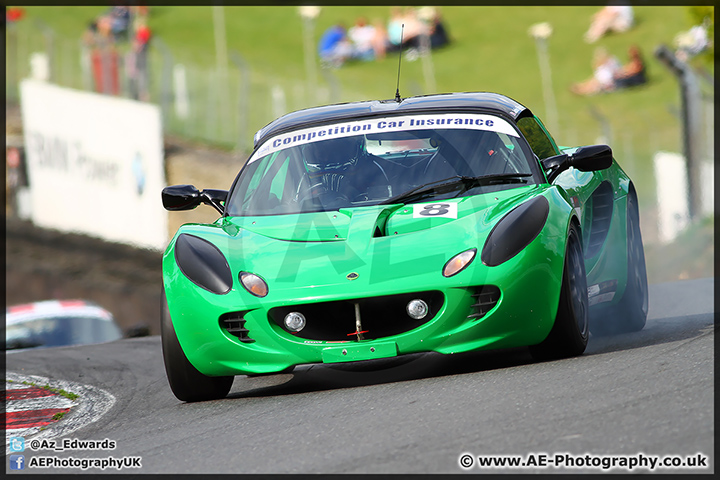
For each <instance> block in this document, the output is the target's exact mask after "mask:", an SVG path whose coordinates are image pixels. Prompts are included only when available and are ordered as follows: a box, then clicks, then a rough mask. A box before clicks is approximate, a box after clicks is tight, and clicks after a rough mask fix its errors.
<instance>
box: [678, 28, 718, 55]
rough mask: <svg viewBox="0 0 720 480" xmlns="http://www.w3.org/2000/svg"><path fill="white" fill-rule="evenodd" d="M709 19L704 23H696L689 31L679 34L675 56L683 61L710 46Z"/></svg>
mask: <svg viewBox="0 0 720 480" xmlns="http://www.w3.org/2000/svg"><path fill="white" fill-rule="evenodd" d="M707 28H708V21H707V19H706V20H705V21H704V22H703V24H702V25H695V26H694V27H692V28H691V29H690V30H688V31H687V32H682V33H679V34H677V36H676V37H675V46H676V47H677V50H676V51H675V56H676V57H677V58H679V59H680V60H682V61H683V62H686V61H688V60H689V59H690V58H692V57H694V56H695V55H697V54H699V53H702V52H704V51H705V50H707V49H708V47H710V39H709V38H708V32H707Z"/></svg>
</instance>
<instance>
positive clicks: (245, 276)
mask: <svg viewBox="0 0 720 480" xmlns="http://www.w3.org/2000/svg"><path fill="white" fill-rule="evenodd" d="M239 277H240V283H242V286H243V287H245V290H247V291H248V292H250V293H252V294H253V295H255V296H256V297H260V298H262V297H264V296H265V295H267V294H268V286H267V283H265V280H263V279H262V278H260V277H259V276H257V275H255V274H254V273H249V272H240V275H239Z"/></svg>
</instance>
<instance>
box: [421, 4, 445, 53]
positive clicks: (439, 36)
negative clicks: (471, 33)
mask: <svg viewBox="0 0 720 480" xmlns="http://www.w3.org/2000/svg"><path fill="white" fill-rule="evenodd" d="M424 8H430V9H431V10H430V16H429V18H428V25H429V34H430V48H439V47H442V46H445V45H447V44H448V43H450V36H449V35H448V33H447V29H446V28H445V24H444V23H443V20H442V17H441V16H440V12H439V11H438V10H437V9H435V8H433V7H424Z"/></svg>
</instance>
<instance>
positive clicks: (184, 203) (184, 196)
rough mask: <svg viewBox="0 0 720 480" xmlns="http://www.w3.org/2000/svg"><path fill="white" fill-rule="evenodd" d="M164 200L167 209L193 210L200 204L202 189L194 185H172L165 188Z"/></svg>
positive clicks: (172, 210)
mask: <svg viewBox="0 0 720 480" xmlns="http://www.w3.org/2000/svg"><path fill="white" fill-rule="evenodd" d="M162 202H163V207H165V210H170V211H171V212H174V211H178V210H192V209H193V208H195V207H197V206H198V205H200V191H199V190H198V189H197V188H195V187H194V186H193V185H172V186H169V187H165V188H163V191H162Z"/></svg>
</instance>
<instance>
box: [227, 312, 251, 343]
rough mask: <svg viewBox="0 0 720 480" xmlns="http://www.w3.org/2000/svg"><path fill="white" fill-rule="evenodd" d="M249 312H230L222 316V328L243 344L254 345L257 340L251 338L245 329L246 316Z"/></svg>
mask: <svg viewBox="0 0 720 480" xmlns="http://www.w3.org/2000/svg"><path fill="white" fill-rule="evenodd" d="M246 313H247V312H230V313H225V314H223V315H221V316H220V326H221V327H222V328H224V329H225V330H226V331H227V332H228V333H229V334H230V335H234V336H236V337H237V338H238V339H239V340H240V341H241V342H243V343H253V342H254V341H255V340H253V339H252V338H250V337H249V336H248V334H249V333H250V332H249V331H248V329H247V328H245V321H246V320H245V318H243V317H244V316H245V314H246Z"/></svg>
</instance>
